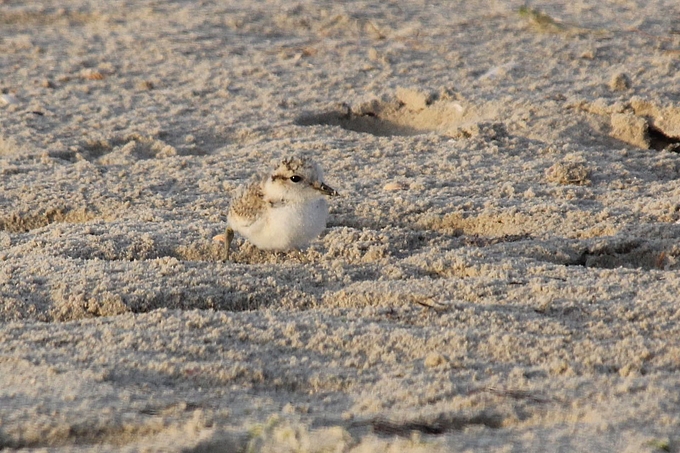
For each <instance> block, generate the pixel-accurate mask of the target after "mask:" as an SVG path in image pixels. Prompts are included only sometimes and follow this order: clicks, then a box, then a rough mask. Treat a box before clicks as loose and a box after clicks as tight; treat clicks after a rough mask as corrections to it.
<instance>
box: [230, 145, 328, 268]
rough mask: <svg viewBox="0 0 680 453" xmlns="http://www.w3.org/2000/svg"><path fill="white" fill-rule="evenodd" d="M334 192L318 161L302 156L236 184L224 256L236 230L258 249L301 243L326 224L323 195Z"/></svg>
mask: <svg viewBox="0 0 680 453" xmlns="http://www.w3.org/2000/svg"><path fill="white" fill-rule="evenodd" d="M335 196H338V192H337V191H336V190H335V189H333V188H332V187H330V186H328V185H327V184H326V183H325V182H324V180H323V171H322V170H321V167H320V166H319V165H318V164H317V163H316V162H314V161H313V160H312V159H310V158H307V157H304V156H290V157H286V158H285V159H283V160H282V161H281V162H280V164H279V165H278V166H277V167H276V168H275V169H274V170H273V171H272V172H271V173H268V174H267V173H265V174H259V175H255V176H254V177H253V178H251V180H250V181H249V182H247V183H245V184H243V185H242V186H241V187H239V188H238V189H237V191H236V193H235V195H234V197H233V198H232V200H231V203H230V205H229V212H228V214H227V228H226V231H225V234H224V242H225V249H226V258H225V261H228V260H229V256H230V248H231V242H232V240H233V239H234V233H235V232H237V233H239V234H240V235H242V236H243V237H245V238H246V239H247V240H248V241H249V242H251V243H252V244H254V245H255V246H256V247H257V248H259V249H262V250H275V251H287V250H293V249H301V248H304V247H306V246H307V245H308V244H309V242H310V241H312V240H313V239H314V238H316V237H317V236H319V235H320V234H321V233H322V232H323V230H324V229H325V228H326V221H327V219H328V202H327V201H326V198H328V197H335Z"/></svg>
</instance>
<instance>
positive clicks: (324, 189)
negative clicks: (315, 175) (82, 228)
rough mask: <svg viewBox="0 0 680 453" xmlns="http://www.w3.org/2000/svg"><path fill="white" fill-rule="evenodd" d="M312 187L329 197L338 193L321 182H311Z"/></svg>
mask: <svg viewBox="0 0 680 453" xmlns="http://www.w3.org/2000/svg"><path fill="white" fill-rule="evenodd" d="M312 187H314V188H315V189H316V190H318V191H319V192H321V193H322V194H324V195H328V196H329V197H335V196H337V195H338V191H337V190H335V189H334V188H332V187H331V186H327V185H326V184H324V183H322V182H318V181H317V182H315V183H314V184H312Z"/></svg>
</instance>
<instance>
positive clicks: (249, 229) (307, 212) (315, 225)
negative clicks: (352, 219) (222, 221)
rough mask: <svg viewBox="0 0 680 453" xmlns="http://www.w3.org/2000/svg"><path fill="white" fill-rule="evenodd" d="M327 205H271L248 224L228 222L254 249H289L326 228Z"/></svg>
mask: <svg viewBox="0 0 680 453" xmlns="http://www.w3.org/2000/svg"><path fill="white" fill-rule="evenodd" d="M327 218H328V204H327V203H326V200H325V199H324V198H318V199H316V200H312V201H307V202H305V203H287V204H285V205H281V206H271V207H269V209H267V213H266V215H263V216H261V217H260V218H259V219H257V220H256V221H255V222H253V223H251V224H250V225H243V224H240V225H239V223H238V222H234V221H233V220H232V221H230V226H231V228H233V229H234V230H235V231H238V232H239V233H240V234H242V235H243V236H244V237H245V238H246V239H248V240H249V241H250V242H252V243H253V244H254V245H255V246H256V247H258V248H260V249H264V250H290V249H297V248H302V247H304V246H306V245H307V244H308V243H309V242H310V241H311V240H312V239H314V238H315V237H317V236H318V235H319V234H321V232H322V231H323V230H324V229H325V228H326V219H327Z"/></svg>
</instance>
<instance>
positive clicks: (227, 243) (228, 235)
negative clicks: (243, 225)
mask: <svg viewBox="0 0 680 453" xmlns="http://www.w3.org/2000/svg"><path fill="white" fill-rule="evenodd" d="M233 239H234V230H232V229H231V228H230V227H227V230H226V231H225V232H224V249H225V252H226V257H225V258H224V261H229V249H230V248H231V241H232V240H233Z"/></svg>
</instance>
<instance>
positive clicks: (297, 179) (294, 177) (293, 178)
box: [290, 175, 302, 182]
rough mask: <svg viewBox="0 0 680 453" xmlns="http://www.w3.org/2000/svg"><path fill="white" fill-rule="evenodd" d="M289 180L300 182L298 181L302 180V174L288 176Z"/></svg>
mask: <svg viewBox="0 0 680 453" xmlns="http://www.w3.org/2000/svg"><path fill="white" fill-rule="evenodd" d="M290 180H291V181H293V182H300V181H302V176H298V175H293V176H291V177H290Z"/></svg>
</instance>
